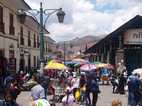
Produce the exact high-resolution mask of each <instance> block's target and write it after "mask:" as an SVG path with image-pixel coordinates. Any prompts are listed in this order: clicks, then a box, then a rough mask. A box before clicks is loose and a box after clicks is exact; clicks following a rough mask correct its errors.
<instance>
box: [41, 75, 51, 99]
mask: <svg viewBox="0 0 142 106" xmlns="http://www.w3.org/2000/svg"><path fill="white" fill-rule="evenodd" d="M40 83H41V86H42V87H43V88H44V92H45V97H47V92H48V91H47V90H48V86H49V83H50V78H49V77H48V76H47V75H44V74H43V75H42V76H41V81H40Z"/></svg>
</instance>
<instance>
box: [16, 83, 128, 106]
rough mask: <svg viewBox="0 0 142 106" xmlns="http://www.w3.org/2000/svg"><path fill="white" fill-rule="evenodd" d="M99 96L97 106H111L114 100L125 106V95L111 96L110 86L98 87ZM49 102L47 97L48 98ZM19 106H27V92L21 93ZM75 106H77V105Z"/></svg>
mask: <svg viewBox="0 0 142 106" xmlns="http://www.w3.org/2000/svg"><path fill="white" fill-rule="evenodd" d="M100 89H101V94H100V95H99V99H98V103H97V106H111V102H112V100H114V99H119V100H120V101H121V102H122V106H127V93H126V94H125V95H120V94H112V90H111V86H108V85H104V86H102V85H101V86H100ZM48 100H49V97H48ZM17 102H18V103H19V104H20V106H29V102H30V97H29V92H22V93H21V94H20V95H19V96H18V99H17ZM56 106H61V104H56ZM75 106H78V105H77V104H76V105H75Z"/></svg>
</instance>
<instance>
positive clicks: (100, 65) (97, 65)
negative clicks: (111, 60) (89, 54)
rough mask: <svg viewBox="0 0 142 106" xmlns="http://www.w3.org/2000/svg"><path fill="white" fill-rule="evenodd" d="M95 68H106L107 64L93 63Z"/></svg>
mask: <svg viewBox="0 0 142 106" xmlns="http://www.w3.org/2000/svg"><path fill="white" fill-rule="evenodd" d="M95 66H96V68H107V64H106V63H98V64H95Z"/></svg>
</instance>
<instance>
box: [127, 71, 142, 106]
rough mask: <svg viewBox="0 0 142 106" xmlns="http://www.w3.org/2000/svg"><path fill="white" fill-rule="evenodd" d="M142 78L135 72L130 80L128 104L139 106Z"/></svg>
mask: <svg viewBox="0 0 142 106" xmlns="http://www.w3.org/2000/svg"><path fill="white" fill-rule="evenodd" d="M140 84H141V82H140V80H139V75H138V74H135V75H132V76H130V77H129V80H128V105H130V106H137V104H138V102H139V100H140Z"/></svg>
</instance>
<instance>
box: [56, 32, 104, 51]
mask: <svg viewBox="0 0 142 106" xmlns="http://www.w3.org/2000/svg"><path fill="white" fill-rule="evenodd" d="M103 37H104V36H91V35H89V36H84V37H81V38H79V37H77V38H74V39H72V40H70V41H65V48H66V51H72V52H74V53H77V52H80V51H81V52H83V51H84V50H85V49H86V48H89V47H91V46H92V45H94V44H95V43H96V42H97V41H99V40H100V39H102V38H103ZM58 45H59V48H60V49H62V50H63V49H64V42H59V43H58Z"/></svg>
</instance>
